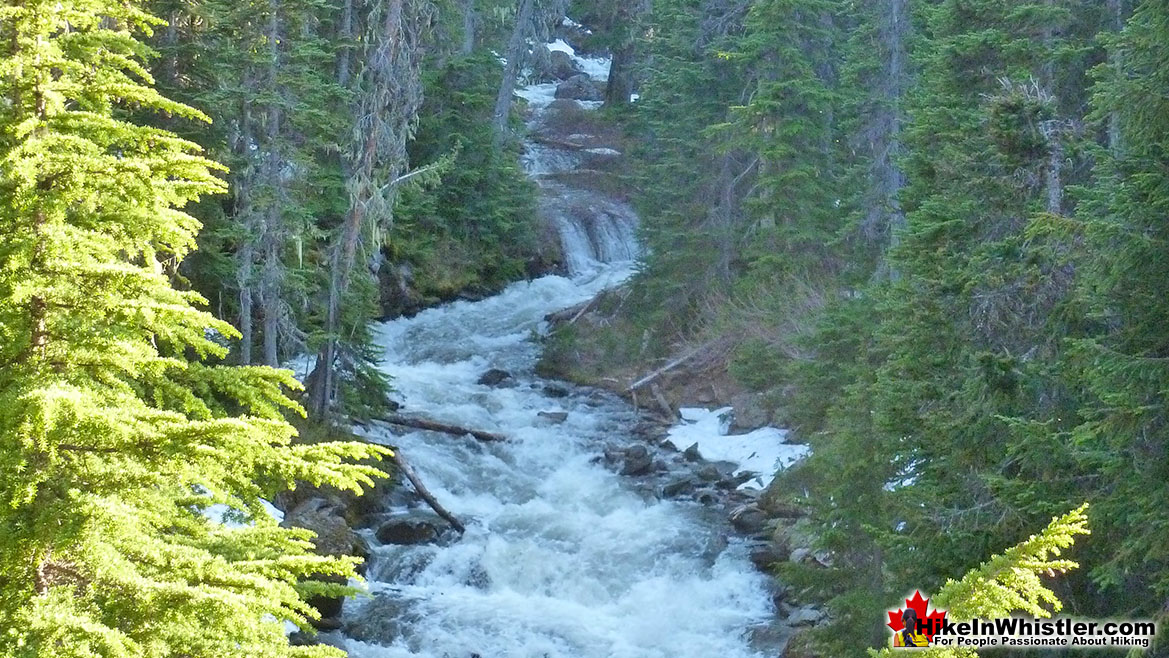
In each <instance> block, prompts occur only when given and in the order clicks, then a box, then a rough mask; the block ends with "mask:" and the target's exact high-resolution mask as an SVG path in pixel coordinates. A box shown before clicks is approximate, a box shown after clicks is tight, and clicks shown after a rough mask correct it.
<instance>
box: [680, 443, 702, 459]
mask: <svg viewBox="0 0 1169 658" xmlns="http://www.w3.org/2000/svg"><path fill="white" fill-rule="evenodd" d="M682 456H683V457H685V458H686V461H691V462H700V461H702V453H700V452H698V444H697V443H695V444H694V445H692V446H690V447H689V448H686V450H685V451H683V452H682Z"/></svg>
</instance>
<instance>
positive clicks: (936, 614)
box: [886, 591, 946, 641]
mask: <svg viewBox="0 0 1169 658" xmlns="http://www.w3.org/2000/svg"><path fill="white" fill-rule="evenodd" d="M929 603H930V600H929V599H923V598H922V597H921V592H920V591H917V592H914V593H913V598H912V599H905V605H906V606H908V607H909V608H912V609H913V611H914V612H916V613H917V618H918V620H919V621H921V622H922V623H921V626H920V628H921V632H922V634H923V635H925V636H926V639H928V640H930V641H933V639H934V633H935V632H936V631H937V630H939V629H940V628H941V627H942V621H943V620H944V619H945V618H946V611H945V610H934V611H933V612H930V613H928V614H927V612H926V611H927V610H928V609H929ZM904 612H905V608H898V609H897V611H896V612H894V611H892V610H890V611H889V623H888V624H886V625H887V626H888V627H889V628H892V629H893V632H894V633H898V632H900V631H901V629H903V628H905V622H903V621H901V615H902V613H904Z"/></svg>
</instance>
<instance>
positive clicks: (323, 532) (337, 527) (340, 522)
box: [280, 498, 369, 631]
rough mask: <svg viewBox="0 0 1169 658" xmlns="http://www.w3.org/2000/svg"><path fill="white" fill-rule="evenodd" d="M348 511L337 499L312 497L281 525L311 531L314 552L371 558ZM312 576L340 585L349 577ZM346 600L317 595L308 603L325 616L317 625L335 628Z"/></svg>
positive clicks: (322, 628) (289, 514)
mask: <svg viewBox="0 0 1169 658" xmlns="http://www.w3.org/2000/svg"><path fill="white" fill-rule="evenodd" d="M344 514H345V508H344V507H343V506H342V505H339V504H338V503H337V502H336V501H332V500H327V499H325V498H309V499H308V500H305V501H303V502H301V503H300V504H298V505H297V506H296V507H294V508H293V509H292V510H291V511H289V512H287V513H286V514H285V515H284V520H283V521H281V522H280V525H281V526H282V527H285V528H304V529H306V530H311V531H312V532H313V533H314V534H315V535H316V537H315V538H313V540H312V541H313V546H314V551H315V552H316V553H318V554H320V555H334V556H337V555H356V556H358V557H362V558H365V557H368V556H369V547H368V546H366V545H365V541H364V540H362V538H361V536H360V535H358V534H357V533H356V532H354V531H353V529H352V528H350V527H349V522H348V521H347V520H345V517H344ZM311 578H312V579H313V580H320V581H324V582H328V583H334V584H337V585H344V584H345V583H346V579H345V578H342V577H340V576H332V575H315V576H312V577H311ZM344 603H345V599H344V598H343V597H339V596H314V597H312V598H310V599H308V604H309V605H311V606H313V607H314V608H316V609H317V611H318V612H320V613H321V619H319V620H318V621H316V622H314V623H313V625H314V626H316V627H317V629H319V630H326V631H327V630H335V629H336V626H337V624H338V622H337V619H338V618H339V617H340V616H341V608H342V606H343V605H344Z"/></svg>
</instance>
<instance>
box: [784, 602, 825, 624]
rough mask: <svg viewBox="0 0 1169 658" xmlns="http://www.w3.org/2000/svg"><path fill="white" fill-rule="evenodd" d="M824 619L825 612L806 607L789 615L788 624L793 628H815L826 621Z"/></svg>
mask: <svg viewBox="0 0 1169 658" xmlns="http://www.w3.org/2000/svg"><path fill="white" fill-rule="evenodd" d="M824 618H825V614H824V611H822V610H818V609H816V608H813V607H812V606H810V605H806V606H804V607H802V608H797V609H796V610H795V611H793V612H792V613H791V614H790V615H788V618H787V623H788V624H790V625H792V626H814V625H816V624H818V623H820V622H821V621H824Z"/></svg>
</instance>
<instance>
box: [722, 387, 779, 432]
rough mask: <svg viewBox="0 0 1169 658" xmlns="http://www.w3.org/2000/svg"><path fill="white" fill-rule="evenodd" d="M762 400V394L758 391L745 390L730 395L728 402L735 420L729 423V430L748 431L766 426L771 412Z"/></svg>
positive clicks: (769, 420)
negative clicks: (745, 391)
mask: <svg viewBox="0 0 1169 658" xmlns="http://www.w3.org/2000/svg"><path fill="white" fill-rule="evenodd" d="M763 402H764V400H763V396H761V395H759V394H758V393H750V392H747V393H739V394H738V395H735V396H732V397H731V400H730V403H731V406H732V407H734V409H735V420H734V422H733V423H732V424H731V430H732V431H733V432H750V431H751V430H757V429H759V428H760V427H766V426H767V425H768V424H769V423H770V422H771V414H770V413H769V412H768V410H767V409H766V407H764V404H763Z"/></svg>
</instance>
